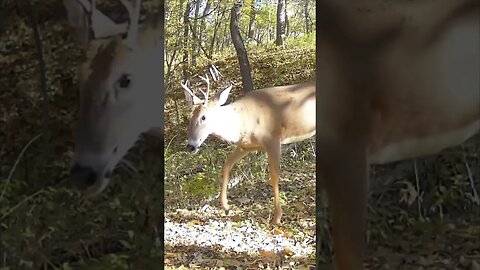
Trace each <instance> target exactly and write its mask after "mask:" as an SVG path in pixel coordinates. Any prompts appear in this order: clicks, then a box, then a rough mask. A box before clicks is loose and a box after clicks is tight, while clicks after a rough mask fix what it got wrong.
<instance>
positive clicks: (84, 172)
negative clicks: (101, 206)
mask: <svg viewBox="0 0 480 270" xmlns="http://www.w3.org/2000/svg"><path fill="white" fill-rule="evenodd" d="M70 179H71V181H72V182H73V184H74V185H75V186H76V187H77V188H79V189H82V190H85V189H87V188H89V187H91V186H93V185H94V184H95V183H96V182H97V179H98V175H97V173H96V172H95V171H94V170H93V169H92V168H90V167H84V166H81V165H80V164H78V163H75V164H74V165H73V167H72V169H71V170H70Z"/></svg>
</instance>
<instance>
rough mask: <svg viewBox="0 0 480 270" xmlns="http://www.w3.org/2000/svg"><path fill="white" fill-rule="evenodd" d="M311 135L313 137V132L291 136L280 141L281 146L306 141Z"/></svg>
mask: <svg viewBox="0 0 480 270" xmlns="http://www.w3.org/2000/svg"><path fill="white" fill-rule="evenodd" d="M313 135H315V130H313V131H311V132H308V133H304V134H299V135H293V136H289V137H285V138H283V139H282V141H281V144H289V143H294V142H301V141H303V140H306V139H308V138H310V137H312V136H313Z"/></svg>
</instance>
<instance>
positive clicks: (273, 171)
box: [267, 141, 282, 224]
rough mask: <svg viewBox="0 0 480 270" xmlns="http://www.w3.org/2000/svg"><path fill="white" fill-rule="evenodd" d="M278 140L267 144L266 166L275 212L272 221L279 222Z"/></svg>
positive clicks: (280, 216) (280, 213) (280, 215)
mask: <svg viewBox="0 0 480 270" xmlns="http://www.w3.org/2000/svg"><path fill="white" fill-rule="evenodd" d="M280 148H281V146H280V142H279V141H278V142H277V141H276V142H275V143H271V144H269V145H267V153H268V166H269V169H270V182H271V184H272V189H273V205H274V207H275V212H274V216H273V223H274V224H279V223H280V220H281V218H282V208H281V206H280V191H279V188H278V182H279V179H280Z"/></svg>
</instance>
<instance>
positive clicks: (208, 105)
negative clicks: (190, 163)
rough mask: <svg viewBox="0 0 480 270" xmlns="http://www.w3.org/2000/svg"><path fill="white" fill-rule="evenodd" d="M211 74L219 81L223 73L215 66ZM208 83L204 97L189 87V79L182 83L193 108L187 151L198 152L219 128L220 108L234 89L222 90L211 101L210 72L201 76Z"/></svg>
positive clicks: (230, 87) (211, 68)
mask: <svg viewBox="0 0 480 270" xmlns="http://www.w3.org/2000/svg"><path fill="white" fill-rule="evenodd" d="M209 71H210V74H211V76H212V78H213V80H214V81H217V80H218V78H219V76H220V75H221V74H220V73H219V72H218V70H217V69H216V67H215V66H213V65H212V67H210V68H209ZM199 77H200V78H201V79H202V80H203V81H205V83H206V85H207V92H203V91H202V90H200V91H201V92H202V94H203V96H204V99H200V98H199V97H197V96H196V95H195V94H194V93H193V91H192V90H191V89H190V88H189V87H188V81H186V82H185V83H180V84H181V85H182V88H183V90H184V92H185V97H186V100H187V104H188V106H189V107H190V108H192V109H193V113H192V117H191V118H190V123H189V127H188V143H187V151H189V152H195V153H196V152H197V151H198V149H199V148H200V146H201V145H202V143H203V142H204V141H205V139H207V137H208V136H209V135H210V134H212V133H213V132H214V131H215V130H217V129H218V127H217V126H216V125H217V123H219V121H218V117H222V114H221V112H220V111H219V110H218V108H220V106H222V105H224V104H225V102H226V101H227V99H228V96H229V95H230V91H231V90H232V85H230V86H228V87H227V88H225V89H223V90H220V91H219V92H218V93H217V94H216V95H215V97H214V99H213V100H211V101H209V98H208V97H209V93H210V80H209V78H208V73H207V74H205V77H203V76H199Z"/></svg>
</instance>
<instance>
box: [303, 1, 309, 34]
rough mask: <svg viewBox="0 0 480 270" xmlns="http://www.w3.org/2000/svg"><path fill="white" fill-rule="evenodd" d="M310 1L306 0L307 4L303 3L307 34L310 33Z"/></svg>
mask: <svg viewBox="0 0 480 270" xmlns="http://www.w3.org/2000/svg"><path fill="white" fill-rule="evenodd" d="M308 1H309V0H305V4H304V5H303V7H304V9H303V11H304V14H305V32H306V33H307V34H309V33H310V31H311V30H310V17H309V16H308Z"/></svg>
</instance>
